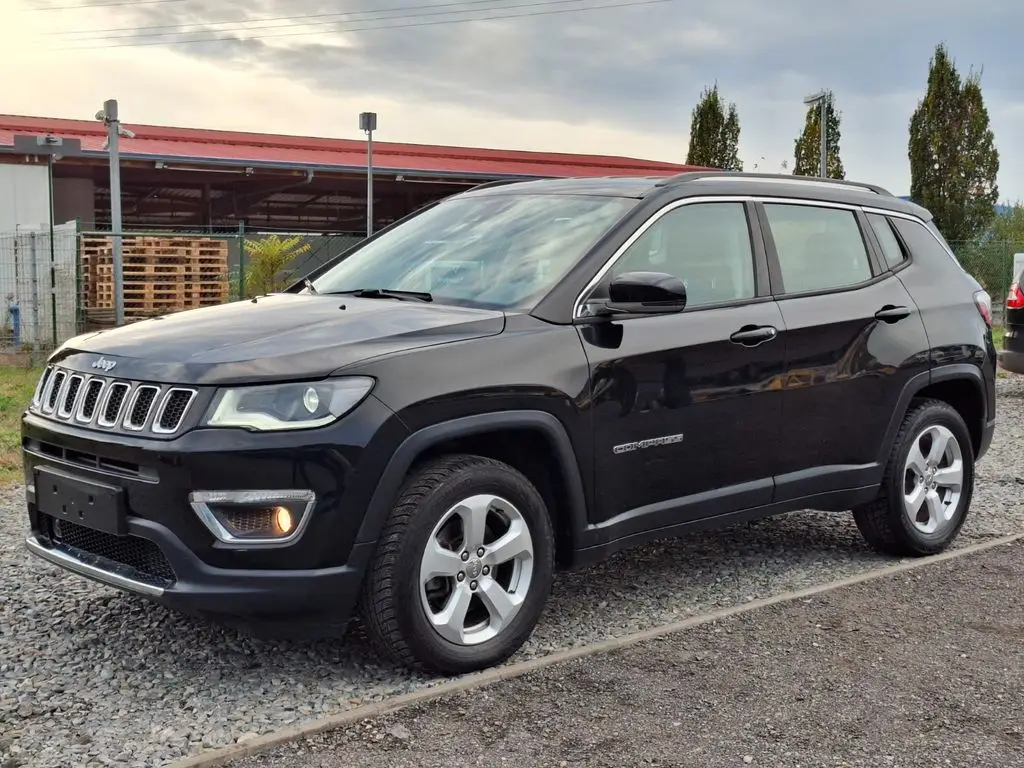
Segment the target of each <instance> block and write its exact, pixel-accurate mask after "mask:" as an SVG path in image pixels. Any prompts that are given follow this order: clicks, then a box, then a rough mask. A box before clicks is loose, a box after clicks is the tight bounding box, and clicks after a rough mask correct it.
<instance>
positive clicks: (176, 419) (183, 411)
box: [151, 387, 197, 435]
mask: <svg viewBox="0 0 1024 768" xmlns="http://www.w3.org/2000/svg"><path fill="white" fill-rule="evenodd" d="M196 394H197V393H196V391H195V390H194V389H185V388H184V387H169V388H168V390H167V392H166V393H165V394H164V396H163V399H162V400H161V401H160V406H159V408H157V411H156V414H155V415H154V416H153V426H152V427H151V429H152V430H153V431H154V432H156V433H157V434H160V435H173V434H174V433H175V432H177V431H178V428H179V427H181V422H182V421H184V420H185V416H186V415H187V414H188V409H189V408H191V407H192V401H193V400H195V397H196ZM182 398H184V404H183V405H180V406H179V405H177V402H178V401H180V400H181V399H182ZM168 406H172V409H173V410H178V409H180V412H179V413H175V414H173V415H170V416H168V419H167V423H165V422H164V416H165V415H167V414H168V410H167V408H168Z"/></svg>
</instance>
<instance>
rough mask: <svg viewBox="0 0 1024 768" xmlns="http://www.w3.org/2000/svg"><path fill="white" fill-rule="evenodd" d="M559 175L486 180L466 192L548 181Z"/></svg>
mask: <svg viewBox="0 0 1024 768" xmlns="http://www.w3.org/2000/svg"><path fill="white" fill-rule="evenodd" d="M555 178H558V177H557V176H519V177H517V178H510V179H495V180H494V181H485V182H483V183H481V184H476V185H474V186H472V187H470V188H469V189H467V190H465V191H466V192H475V191H476V190H478V189H490V188H491V187H504V186H505V185H507V184H519V183H522V182H524V181H546V180H547V179H555Z"/></svg>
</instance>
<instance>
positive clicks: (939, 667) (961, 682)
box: [232, 541, 1024, 768]
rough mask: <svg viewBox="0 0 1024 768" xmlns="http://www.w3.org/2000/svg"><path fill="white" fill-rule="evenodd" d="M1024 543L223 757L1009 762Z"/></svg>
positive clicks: (407, 762) (1017, 740) (410, 762)
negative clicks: (267, 749) (270, 748)
mask: <svg viewBox="0 0 1024 768" xmlns="http://www.w3.org/2000/svg"><path fill="white" fill-rule="evenodd" d="M1022 585H1024V542H1021V541H1017V542H1015V543H1013V544H1010V545H1007V546H1000V547H997V548H995V549H991V550H987V551H985V552H982V553H979V554H974V555H969V556H966V557H962V558H957V559H954V560H951V561H948V562H945V563H938V564H935V565H933V566H929V567H927V568H923V569H916V570H913V571H910V572H906V573H901V574H899V575H896V576H890V577H886V578H884V579H880V580H875V581H872V582H868V583H865V584H860V585H856V586H852V587H846V588H843V589H841V590H838V591H834V592H830V593H826V594H823V595H820V596H818V597H816V598H813V599H808V600H802V601H797V602H790V603H784V604H780V605H776V606H771V607H768V608H762V609H759V610H756V611H753V612H750V613H747V614H742V615H739V616H736V617H733V618H730V619H727V620H725V621H722V622H718V623H715V624H710V625H705V626H702V627H699V628H696V629H693V630H690V631H685V632H682V633H680V634H676V635H670V636H668V637H665V638H663V639H660V640H657V641H651V642H647V643H644V644H641V645H638V646H635V647H632V648H629V649H626V650H623V651H618V652H614V653H609V654H606V655H602V656H596V657H588V658H583V659H579V660H576V661H573V662H568V663H565V664H562V665H556V666H553V667H550V668H548V669H545V670H541V671H539V672H536V673H532V674H529V675H527V676H525V677H523V678H519V679H516V680H512V681H508V682H504V683H498V684H495V685H493V686H490V687H488V688H485V689H481V690H478V691H475V692H470V693H464V694H457V695H453V696H449V697H446V698H443V699H440V700H437V701H434V702H431V703H429V704H424V705H418V706H415V707H411V708H409V709H406V710H403V711H400V712H398V713H395V714H392V715H388V716H386V717H381V718H377V719H374V720H370V721H367V722H364V723H361V724H358V725H356V726H353V727H351V728H348V729H346V730H342V731H337V732H334V733H331V734H325V735H323V736H318V737H314V738H313V739H311V740H309V741H305V742H301V743H299V744H294V745H290V746H287V747H283V748H280V749H278V750H276V751H274V752H271V753H269V754H266V755H263V756H257V757H252V758H248V759H245V760H242V761H238V762H236V763H233V764H232V765H233V768H264V767H266V768H269V766H274V768H300V766H301V768H336V767H338V766H388V768H396V767H397V766H416V767H417V768H426V767H427V766H452V765H460V766H475V765H487V766H498V765H509V766H516V768H522V767H525V766H582V765H586V766H616V767H617V766H632V765H647V766H650V765H653V766H702V767H703V766H715V767H716V768H717V767H718V766H744V765H754V766H757V765H760V766H772V767H773V768H783V767H785V768H789V767H790V766H793V767H794V768H795V766H802V767H803V768H810V767H811V766H830V767H831V766H863V767H864V768H879V767H885V768H888V767H890V766H891V767H893V768H899V767H902V766H964V768H967V767H968V766H970V768H982V767H984V766H992V767H993V768H1011V767H1013V766H1024V601H1022V600H1021V597H1022V595H1024V589H1022Z"/></svg>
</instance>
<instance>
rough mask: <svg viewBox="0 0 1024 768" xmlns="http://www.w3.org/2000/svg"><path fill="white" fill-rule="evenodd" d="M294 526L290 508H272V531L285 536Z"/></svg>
mask: <svg viewBox="0 0 1024 768" xmlns="http://www.w3.org/2000/svg"><path fill="white" fill-rule="evenodd" d="M294 528H295V520H294V519H293V518H292V513H291V510H290V509H288V508H287V507H277V508H276V509H274V533H276V534H277V535H278V536H287V535H288V534H289V533H291V532H292V530H294Z"/></svg>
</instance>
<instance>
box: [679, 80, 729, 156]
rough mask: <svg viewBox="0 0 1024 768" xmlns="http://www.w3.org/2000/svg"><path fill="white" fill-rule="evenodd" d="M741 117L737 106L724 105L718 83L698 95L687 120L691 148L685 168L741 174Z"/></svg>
mask: <svg viewBox="0 0 1024 768" xmlns="http://www.w3.org/2000/svg"><path fill="white" fill-rule="evenodd" d="M739 140H740V117H739V113H738V112H737V111H736V105H735V104H732V103H730V104H729V105H728V106H726V104H725V102H724V101H722V97H721V96H720V95H719V93H718V83H715V85H714V86H713V87H711V88H705V89H704V90H703V92H701V95H700V100H699V101H698V102H697V106H695V107H694V108H693V115H692V117H691V120H690V149H689V151H688V152H687V154H686V163H687V165H702V166H704V167H707V168H719V169H721V170H723V171H742V170H743V162H742V161H741V160H740V158H739V155H738V152H739V147H738V145H739Z"/></svg>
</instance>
